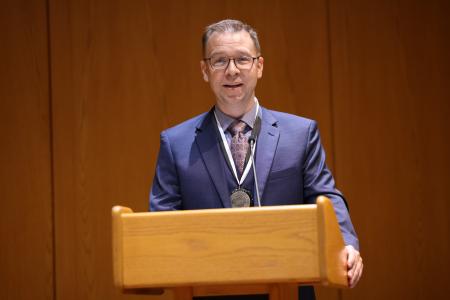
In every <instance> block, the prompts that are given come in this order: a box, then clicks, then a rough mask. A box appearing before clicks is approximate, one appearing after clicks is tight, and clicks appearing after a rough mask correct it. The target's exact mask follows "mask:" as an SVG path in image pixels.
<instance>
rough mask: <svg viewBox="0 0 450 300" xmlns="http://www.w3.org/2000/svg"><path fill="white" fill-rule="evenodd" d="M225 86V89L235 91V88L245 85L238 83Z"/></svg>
mask: <svg viewBox="0 0 450 300" xmlns="http://www.w3.org/2000/svg"><path fill="white" fill-rule="evenodd" d="M223 86H224V87H225V88H227V89H235V88H238V87H241V86H243V84H242V83H236V84H224V85H223Z"/></svg>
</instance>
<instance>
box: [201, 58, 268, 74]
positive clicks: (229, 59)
mask: <svg viewBox="0 0 450 300" xmlns="http://www.w3.org/2000/svg"><path fill="white" fill-rule="evenodd" d="M241 57H250V58H251V59H252V65H251V66H250V68H248V69H241V68H239V67H238V65H237V64H236V59H237V58H241ZM260 57H261V55H258V56H256V57H253V56H247V55H242V56H239V57H227V59H228V63H227V65H226V66H225V67H224V68H223V69H217V68H214V67H213V65H212V64H211V58H212V57H205V58H203V60H204V61H209V64H208V65H209V67H210V68H211V70H213V71H221V70H222V71H224V70H226V69H228V67H229V66H230V62H231V61H233V63H234V66H235V67H236V68H237V69H239V71H242V70H251V69H252V68H253V65H254V64H255V59H259V58H260Z"/></svg>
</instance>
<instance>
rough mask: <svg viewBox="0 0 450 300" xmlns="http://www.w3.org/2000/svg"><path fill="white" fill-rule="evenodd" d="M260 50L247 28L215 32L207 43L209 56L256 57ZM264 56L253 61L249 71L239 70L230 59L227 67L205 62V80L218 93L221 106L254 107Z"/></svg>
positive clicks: (202, 67) (202, 65)
mask: <svg viewBox="0 0 450 300" xmlns="http://www.w3.org/2000/svg"><path fill="white" fill-rule="evenodd" d="M258 54H259V53H257V51H256V48H255V45H254V43H253V40H252V39H251V37H250V34H249V33H248V32H246V31H244V30H243V31H239V32H224V33H218V32H215V33H213V34H212V35H211V36H210V38H209V40H208V43H207V45H206V53H205V57H206V58H213V59H214V58H225V59H226V58H239V57H256V56H258ZM263 62H264V60H263V58H262V57H260V58H259V59H255V60H253V64H252V67H251V68H250V69H248V70H245V69H243V68H241V69H239V68H238V67H237V66H236V63H235V61H234V60H230V62H229V64H228V66H227V68H226V69H222V70H217V69H213V68H211V65H210V61H203V60H202V61H201V62H200V64H201V70H202V73H203V79H204V80H205V81H206V82H209V85H210V86H211V89H212V91H213V92H214V94H215V95H216V102H217V104H218V106H219V108H226V107H233V106H236V105H243V106H244V107H251V104H250V103H251V101H253V98H254V96H255V87H256V82H257V81H258V79H259V78H261V77H262V71H263Z"/></svg>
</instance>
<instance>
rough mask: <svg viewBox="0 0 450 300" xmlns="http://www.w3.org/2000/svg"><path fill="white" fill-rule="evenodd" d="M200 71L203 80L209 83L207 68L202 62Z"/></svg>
mask: <svg viewBox="0 0 450 300" xmlns="http://www.w3.org/2000/svg"><path fill="white" fill-rule="evenodd" d="M200 70H201V71H202V74H203V80H204V81H206V82H209V76H208V66H207V65H206V63H205V61H204V60H201V61H200Z"/></svg>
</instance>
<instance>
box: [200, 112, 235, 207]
mask: <svg viewBox="0 0 450 300" xmlns="http://www.w3.org/2000/svg"><path fill="white" fill-rule="evenodd" d="M216 126H217V125H216V124H215V120H214V115H213V113H212V110H211V111H210V112H209V113H208V114H207V115H206V116H205V118H204V119H203V121H202V122H201V124H199V125H198V126H197V135H196V137H195V141H196V143H197V146H198V148H199V151H200V154H201V156H202V159H203V162H204V164H205V166H206V169H207V170H208V173H209V176H211V179H212V182H213V183H214V186H215V187H216V190H217V193H218V195H219V197H220V199H221V201H222V204H223V206H224V207H231V202H230V198H229V195H228V194H229V192H228V189H227V182H226V179H225V174H224V171H223V168H222V164H221V163H220V162H219V161H220V159H223V154H222V150H221V149H220V144H219V140H218V139H219V137H218V135H217V132H216V130H217V129H216ZM199 188H201V187H199ZM213 196H214V195H211V197H213Z"/></svg>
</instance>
